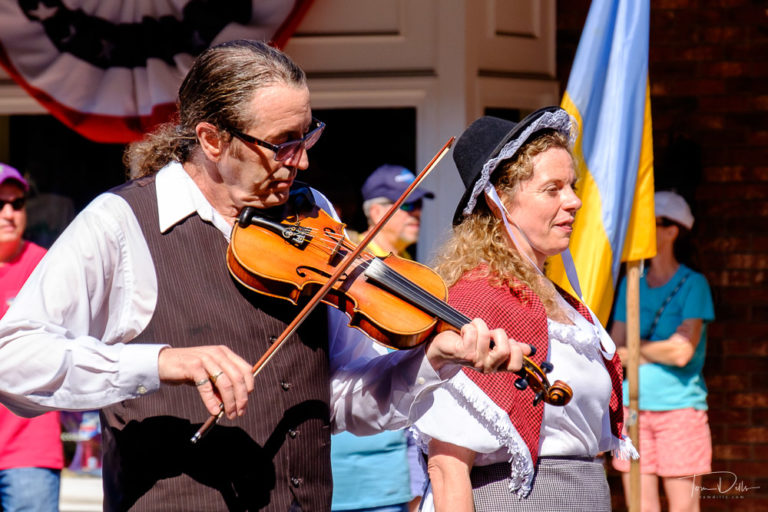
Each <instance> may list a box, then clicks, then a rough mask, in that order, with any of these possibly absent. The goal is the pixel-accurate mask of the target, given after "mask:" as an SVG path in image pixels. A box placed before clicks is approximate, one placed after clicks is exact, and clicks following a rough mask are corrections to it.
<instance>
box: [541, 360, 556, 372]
mask: <svg viewBox="0 0 768 512" xmlns="http://www.w3.org/2000/svg"><path fill="white" fill-rule="evenodd" d="M539 366H541V371H543V372H544V373H549V372H551V371H552V369H553V368H554V366H553V365H552V363H550V362H549V361H544V362H543V363H541V365H539Z"/></svg>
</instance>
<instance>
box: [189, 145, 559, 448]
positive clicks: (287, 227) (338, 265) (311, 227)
mask: <svg viewBox="0 0 768 512" xmlns="http://www.w3.org/2000/svg"><path fill="white" fill-rule="evenodd" d="M453 141H454V137H451V138H450V139H449V140H448V142H447V143H446V144H445V145H444V146H443V147H442V149H441V150H440V151H439V152H438V153H437V154H436V155H435V156H434V157H433V158H432V160H431V161H430V162H429V163H428V164H427V166H426V167H425V168H424V169H423V170H422V171H421V172H420V173H419V175H418V176H417V177H416V179H415V180H414V181H413V183H411V185H410V186H409V187H408V188H407V189H406V191H405V192H404V193H403V195H402V196H401V197H400V198H399V199H398V200H397V201H395V202H394V203H393V204H392V205H391V206H390V208H389V210H388V211H387V213H386V214H385V215H384V217H382V219H381V220H380V221H379V222H378V223H377V224H376V226H374V227H372V228H371V229H370V230H369V231H368V234H367V235H366V236H365V237H364V238H363V240H361V241H360V244H359V245H358V246H355V245H354V244H352V242H350V241H349V240H348V239H347V238H346V237H345V236H344V225H343V224H341V223H339V222H336V221H335V220H334V219H333V218H332V217H330V216H329V215H328V214H327V213H326V212H324V211H322V210H321V209H319V208H318V207H317V206H315V205H314V204H313V202H312V201H311V199H310V195H311V194H309V192H308V190H307V189H304V190H303V191H302V192H304V193H303V194H302V193H293V192H292V194H291V195H292V196H293V201H289V202H288V203H286V204H285V205H282V206H280V207H277V211H279V212H281V214H279V215H276V216H273V217H270V216H268V215H263V216H259V215H256V210H255V209H254V208H251V207H246V208H244V209H243V210H242V211H241V213H240V216H239V218H238V222H237V223H236V224H235V226H234V227H233V230H232V236H231V238H230V243H229V247H228V248H227V266H228V268H229V270H230V273H231V274H232V276H233V277H234V278H235V279H236V280H237V281H239V282H240V283H242V284H243V285H244V286H245V287H247V288H249V289H251V290H253V291H255V292H257V293H262V294H265V295H269V296H272V297H278V298H282V299H285V300H289V301H291V302H293V303H294V304H297V305H298V304H300V303H303V302H305V300H304V299H305V298H307V297H310V296H311V298H309V300H308V301H306V304H304V306H303V308H302V310H301V311H300V312H299V314H298V315H297V316H296V318H294V320H293V321H292V322H291V323H290V324H289V325H288V326H287V327H286V328H285V330H284V331H283V332H282V334H280V336H279V337H278V338H277V339H276V340H275V341H274V342H273V343H272V345H271V346H270V347H269V349H267V351H266V352H265V353H264V354H263V355H262V356H261V358H259V360H258V361H257V362H256V364H255V365H254V366H253V376H254V377H255V376H256V375H258V373H259V372H260V371H261V369H262V368H263V367H264V365H266V364H267V362H269V360H270V359H271V358H272V357H273V356H274V355H275V353H276V352H277V350H278V349H279V348H280V347H281V346H282V345H283V343H284V342H285V340H286V339H288V337H289V336H290V335H291V334H292V333H293V332H295V331H296V329H297V328H298V327H299V325H300V324H301V323H302V322H303V321H304V319H305V318H306V317H307V315H309V313H310V312H311V311H312V310H313V309H314V308H315V307H316V306H317V305H318V304H319V303H320V302H324V303H326V304H330V305H331V306H334V307H336V308H338V309H340V310H341V311H344V312H345V313H347V315H348V316H349V317H350V322H349V323H350V325H351V326H353V327H356V328H358V329H360V330H362V331H363V332H365V333H366V334H368V335H369V336H370V337H371V338H373V339H374V340H376V341H378V342H379V343H382V344H384V345H387V346H389V347H392V348H397V349H403V348H412V347H415V346H418V345H420V344H421V343H423V342H424V341H426V339H427V338H429V336H430V335H431V334H432V333H434V332H440V331H442V330H445V329H453V330H455V331H459V330H460V329H461V327H462V326H464V325H465V324H467V323H469V322H470V319H469V318H468V317H466V316H465V315H463V314H461V313H460V312H459V311H457V310H455V309H454V308H452V307H451V306H449V305H448V304H447V303H446V302H445V298H446V296H447V289H446V286H445V283H444V282H443V281H442V279H441V278H440V276H438V275H437V274H436V273H434V271H432V270H431V269H429V267H426V266H424V265H421V264H419V263H416V262H413V261H409V260H405V259H403V258H399V257H397V256H394V255H390V256H388V257H386V258H384V259H380V258H376V257H374V256H373V255H372V254H370V253H368V252H367V251H365V248H366V247H367V246H368V243H370V241H371V240H372V239H373V237H374V236H375V235H376V234H377V233H378V231H379V230H380V229H381V228H382V227H383V226H384V224H386V223H387V222H388V221H389V219H390V218H391V217H392V215H394V213H395V212H396V211H397V209H398V208H400V205H401V204H402V203H403V201H405V199H406V198H407V197H408V195H409V194H410V193H411V192H412V191H413V190H414V189H415V188H416V187H417V186H419V185H420V184H421V182H422V181H423V180H424V178H425V177H426V176H427V175H428V174H429V172H431V171H432V169H434V167H435V166H436V165H437V163H438V162H439V161H440V160H441V159H442V158H443V157H444V156H445V155H446V153H447V152H448V149H449V148H450V147H451V145H452V144H453ZM302 203H303V204H304V205H307V204H308V205H310V207H309V208H302V207H301V205H302ZM291 207H293V209H294V213H290V211H289V208H291ZM304 209H306V210H309V212H310V213H308V214H299V213H296V212H302V210H304ZM273 213H274V211H273ZM265 254H270V255H271V256H272V257H271V258H264V257H263V256H264V255H265ZM275 260H277V261H275ZM532 348H533V347H532ZM532 355H533V354H532ZM551 370H552V365H551V364H550V363H548V362H544V363H542V364H541V365H537V364H536V363H534V362H533V361H531V360H530V359H529V358H527V357H525V356H523V366H522V368H521V369H520V370H519V371H518V372H516V373H517V374H518V375H519V376H520V378H519V379H517V380H516V381H515V387H516V388H517V389H519V390H524V389H527V388H528V387H530V388H531V389H532V390H533V392H534V400H533V403H534V405H537V404H538V403H539V402H541V401H544V402H546V403H549V404H552V405H559V406H562V405H565V404H567V403H568V401H569V400H570V399H571V397H572V396H573V391H572V390H571V388H570V387H569V386H568V384H566V383H564V382H562V381H559V380H558V381H555V383H554V384H550V383H549V380H548V379H547V376H546V374H547V373H548V372H550V371H551ZM223 415H224V410H223V405H222V406H221V410H220V412H219V413H218V414H217V415H211V416H210V417H209V418H208V419H207V420H206V421H205V422H204V423H203V425H202V426H201V427H200V428H199V429H198V430H197V432H195V434H194V435H193V436H192V438H191V439H190V442H191V443H193V444H195V443H197V442H198V441H199V440H200V439H201V438H202V436H203V435H204V434H205V433H206V432H207V431H208V430H209V429H210V428H211V427H212V426H213V425H215V424H216V423H217V422H218V421H219V420H220V419H221V417H222V416H223Z"/></svg>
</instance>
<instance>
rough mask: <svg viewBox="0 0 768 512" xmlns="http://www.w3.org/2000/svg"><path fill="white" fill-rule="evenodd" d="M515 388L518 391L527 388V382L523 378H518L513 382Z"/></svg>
mask: <svg viewBox="0 0 768 512" xmlns="http://www.w3.org/2000/svg"><path fill="white" fill-rule="evenodd" d="M515 387H516V388H517V389H519V390H520V391H522V390H524V389H527V388H528V380H527V379H525V378H520V379H517V380H516V381H515Z"/></svg>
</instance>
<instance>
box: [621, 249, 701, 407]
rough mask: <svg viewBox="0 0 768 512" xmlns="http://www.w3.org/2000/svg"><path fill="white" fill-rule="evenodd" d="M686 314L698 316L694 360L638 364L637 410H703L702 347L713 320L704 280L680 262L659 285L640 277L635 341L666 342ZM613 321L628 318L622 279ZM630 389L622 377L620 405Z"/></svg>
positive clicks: (625, 286) (624, 284)
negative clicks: (699, 323) (678, 363)
mask: <svg viewBox="0 0 768 512" xmlns="http://www.w3.org/2000/svg"><path fill="white" fill-rule="evenodd" d="M685 276H687V278H686V279H685V282H684V283H683V285H682V286H681V287H680V289H679V290H678V291H677V293H675V295H674V296H673V297H672V300H671V301H670V302H669V304H667V306H666V307H665V308H664V311H663V313H662V314H661V316H660V317H659V320H658V323H657V324H656V327H655V329H654V331H653V332H651V327H652V325H653V320H654V318H655V316H656V313H657V312H658V311H659V309H660V308H661V305H662V303H663V302H664V301H665V300H666V299H667V297H668V296H669V295H670V294H671V293H672V291H673V290H674V289H675V288H676V287H677V285H678V284H679V283H680V282H681V281H682V279H683V278H684V277H685ZM689 318H701V319H702V320H703V322H704V323H703V326H702V329H701V339H700V340H699V344H698V345H697V347H696V351H695V352H694V354H693V358H691V360H690V361H689V362H688V364H687V365H685V366H684V367H682V368H678V367H677V366H670V365H666V364H659V363H647V364H641V365H640V368H639V395H640V396H639V408H640V410H643V411H671V410H675V409H685V408H688V407H693V408H694V409H699V410H706V409H707V386H706V384H705V383H704V376H703V375H702V369H703V367H704V357H705V354H706V351H707V323H708V322H711V321H712V320H714V318H715V311H714V306H713V304H712V293H711V292H710V289H709V284H708V283H707V280H706V278H705V277H704V276H703V275H701V274H699V273H698V272H694V271H693V270H691V269H690V268H688V267H686V266H685V265H682V264H681V265H680V268H679V269H678V270H677V272H676V273H675V275H674V276H672V279H670V280H669V281H668V282H667V283H666V284H665V285H664V286H659V287H656V288H650V287H649V286H648V283H647V282H646V280H645V277H641V278H640V339H643V340H649V341H656V340H666V339H668V338H669V337H670V336H671V335H672V334H674V332H675V331H676V330H677V327H678V326H679V325H680V324H681V323H682V322H683V320H687V319H689ZM614 319H615V320H619V321H621V322H626V321H627V283H626V280H622V281H621V284H620V285H619V293H618V295H617V297H616V310H615V313H614ZM628 400H629V390H628V385H627V381H626V380H625V381H624V405H629V401H628Z"/></svg>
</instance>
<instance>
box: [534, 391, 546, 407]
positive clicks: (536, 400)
mask: <svg viewBox="0 0 768 512" xmlns="http://www.w3.org/2000/svg"><path fill="white" fill-rule="evenodd" d="M542 400H544V391H539V392H538V393H536V396H535V397H534V398H533V406H534V407H536V406H537V405H539V402H541V401H542Z"/></svg>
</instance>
